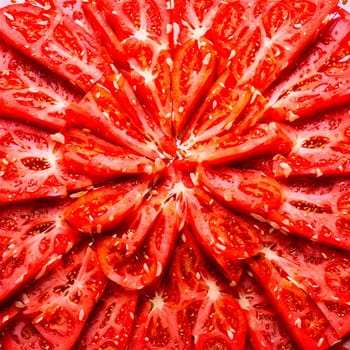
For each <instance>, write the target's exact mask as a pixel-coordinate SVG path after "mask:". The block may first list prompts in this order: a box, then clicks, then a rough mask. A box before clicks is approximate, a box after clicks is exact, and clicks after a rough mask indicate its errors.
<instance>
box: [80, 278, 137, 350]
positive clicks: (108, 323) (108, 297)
mask: <svg viewBox="0 0 350 350" xmlns="http://www.w3.org/2000/svg"><path fill="white" fill-rule="evenodd" d="M137 301H138V294H137V293H136V292H127V291H125V290H123V289H121V288H120V287H119V286H118V285H116V284H114V283H113V282H111V281H109V282H108V284H107V287H106V289H105V291H104V294H103V295H102V297H101V299H100V300H99V301H98V303H97V305H96V307H95V309H94V311H93V313H92V315H91V317H90V319H89V320H88V322H87V323H86V327H85V330H84V331H83V334H82V336H81V338H80V339H79V342H78V344H77V350H86V349H89V350H101V349H125V348H126V347H127V345H128V343H129V340H130V335H131V331H132V326H133V322H134V315H135V311H136V306H137Z"/></svg>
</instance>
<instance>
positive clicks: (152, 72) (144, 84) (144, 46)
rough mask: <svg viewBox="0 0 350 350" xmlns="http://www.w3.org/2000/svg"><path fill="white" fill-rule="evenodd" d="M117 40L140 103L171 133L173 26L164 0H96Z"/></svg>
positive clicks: (165, 130) (167, 132) (166, 132)
mask: <svg viewBox="0 0 350 350" xmlns="http://www.w3.org/2000/svg"><path fill="white" fill-rule="evenodd" d="M98 3H99V4H100V7H102V9H103V10H104V12H105V15H106V18H107V20H108V21H109V23H110V25H111V27H112V28H113V30H114V33H115V35H116V37H117V40H119V42H120V43H121V48H120V52H119V56H120V59H119V60H122V61H126V63H127V68H126V72H127V74H126V76H127V77H128V80H129V81H130V83H131V85H132V86H134V87H135V93H136V96H137V97H138V99H139V100H140V101H141V103H142V104H143V105H144V106H145V108H146V109H147V110H149V111H150V113H151V114H152V115H153V116H154V118H155V120H156V121H159V124H160V126H161V127H162V130H163V131H164V133H165V134H166V135H168V136H172V135H173V133H172V126H171V112H172V101H171V69H172V59H171V57H170V49H171V33H172V26H171V22H170V16H171V14H170V11H169V6H168V3H167V2H166V1H154V0H147V1H146V2H141V1H133V2H131V1H127V0H123V1H105V0H99V1H98Z"/></svg>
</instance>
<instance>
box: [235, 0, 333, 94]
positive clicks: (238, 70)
mask: <svg viewBox="0 0 350 350" xmlns="http://www.w3.org/2000/svg"><path fill="white" fill-rule="evenodd" d="M337 3H338V1H334V0H333V1H323V2H322V3H319V2H318V1H304V0H301V1H273V2H271V1H257V2H255V3H252V4H249V5H248V6H247V8H246V11H245V13H244V15H243V17H244V16H246V18H251V19H254V20H253V23H249V24H248V23H247V22H244V23H243V27H244V29H243V30H236V31H235V35H238V37H236V38H235V39H234V40H236V45H235V47H234V48H233V50H234V53H233V54H232V56H233V57H232V59H231V60H230V69H231V70H232V71H233V73H234V74H235V76H236V78H237V80H238V81H240V82H241V83H243V82H251V83H252V85H254V86H255V87H256V88H258V89H260V90H262V91H263V90H265V89H266V88H267V87H269V86H270V85H271V83H272V82H273V81H274V80H275V79H276V78H277V77H278V76H279V74H280V73H281V72H282V70H283V69H285V68H286V67H287V66H288V65H289V64H290V62H292V61H293V60H294V59H295V57H296V56H297V55H298V54H299V53H300V52H301V50H302V49H303V48H304V47H305V46H306V45H308V44H309V43H310V42H311V41H312V40H313V39H314V38H315V36H316V35H317V33H318V32H319V30H320V29H321V30H322V27H324V26H325V25H326V23H327V21H328V20H329V17H328V15H329V14H330V13H331V12H332V11H333V10H334V9H335V7H336V6H337ZM301 9H302V10H301ZM240 29H241V28H240Z"/></svg>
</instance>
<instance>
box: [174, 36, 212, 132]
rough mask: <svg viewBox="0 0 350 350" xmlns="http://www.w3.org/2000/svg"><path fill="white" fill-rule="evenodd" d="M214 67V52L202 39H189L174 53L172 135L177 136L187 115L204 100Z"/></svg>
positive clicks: (208, 43)
mask: <svg viewBox="0 0 350 350" xmlns="http://www.w3.org/2000/svg"><path fill="white" fill-rule="evenodd" d="M215 67H216V61H215V51H214V50H213V47H212V45H211V44H210V42H209V41H208V40H206V39H205V38H200V39H198V40H196V39H190V40H188V41H186V42H185V43H184V44H183V45H181V46H179V47H178V48H177V50H176V51H175V53H174V67H173V72H172V97H173V114H174V115H173V124H174V129H175V133H176V135H179V134H180V132H181V131H182V129H183V127H184V125H185V124H186V122H187V120H188V118H189V116H190V115H191V113H192V112H193V111H194V110H195V108H197V107H198V106H199V105H200V103H201V102H202V100H203V99H204V97H205V94H206V92H207V91H208V90H209V87H210V86H211V84H212V83H213V81H214V77H215ZM189 96H191V98H189Z"/></svg>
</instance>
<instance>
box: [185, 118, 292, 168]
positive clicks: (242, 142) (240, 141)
mask: <svg viewBox="0 0 350 350" xmlns="http://www.w3.org/2000/svg"><path fill="white" fill-rule="evenodd" d="M193 141H194V142H193ZM291 145H292V141H291V140H290V138H289V137H288V136H287V134H286V133H285V131H284V128H283V127H282V126H281V125H280V124H278V123H276V122H270V123H258V124H257V125H256V126H254V127H253V128H252V129H250V130H249V131H248V132H247V133H244V134H242V135H238V136H237V135H235V134H234V133H232V132H226V133H224V134H223V135H219V136H215V137H214V136H213V137H211V138H209V139H207V140H205V141H203V142H198V143H196V136H194V137H193V138H192V139H191V138H189V139H188V140H187V141H185V142H184V143H183V144H181V145H180V146H179V153H180V154H181V155H182V156H183V157H184V158H186V159H187V160H188V161H191V162H197V163H204V164H210V165H218V164H223V163H224V164H225V163H226V164H227V163H233V162H238V161H243V160H246V159H247V158H249V157H259V156H268V155H274V154H276V153H277V154H285V153H287V152H289V151H290V149H291Z"/></svg>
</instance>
